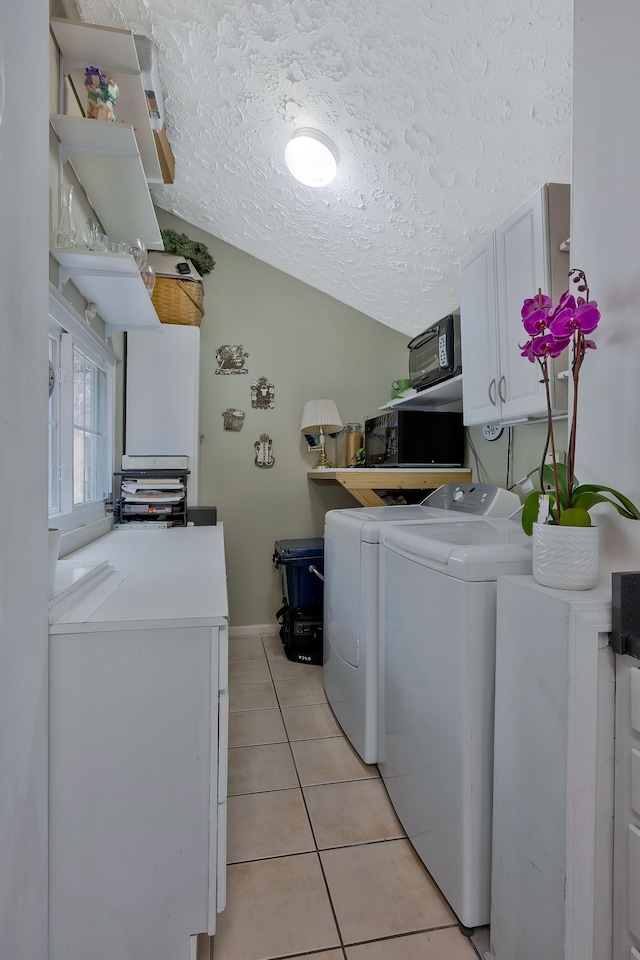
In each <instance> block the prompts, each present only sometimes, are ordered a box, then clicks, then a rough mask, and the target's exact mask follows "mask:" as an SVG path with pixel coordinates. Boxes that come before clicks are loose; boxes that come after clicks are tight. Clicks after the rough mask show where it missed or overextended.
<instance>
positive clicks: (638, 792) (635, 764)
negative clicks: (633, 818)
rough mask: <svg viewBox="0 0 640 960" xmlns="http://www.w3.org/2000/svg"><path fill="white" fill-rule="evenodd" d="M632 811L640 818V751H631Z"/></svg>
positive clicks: (634, 749)
mask: <svg viewBox="0 0 640 960" xmlns="http://www.w3.org/2000/svg"><path fill="white" fill-rule="evenodd" d="M631 809H632V810H633V811H634V813H637V814H638V816H639V817H640V750H636V748H635V747H634V748H633V750H632V751H631Z"/></svg>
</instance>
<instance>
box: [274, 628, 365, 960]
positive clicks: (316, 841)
mask: <svg viewBox="0 0 640 960" xmlns="http://www.w3.org/2000/svg"><path fill="white" fill-rule="evenodd" d="M263 646H264V639H263ZM266 654H267V650H266V647H265V655H266ZM267 663H268V664H269V673H271V679H272V681H273V689H274V693H275V695H276V699H277V701H278V706H279V709H280V715H281V716H282V704H281V703H280V697H279V696H278V691H277V690H276V684H275V680H274V678H273V672H272V670H271V663H270V661H269V657H268V656H267ZM282 723H283V725H284V732H285V734H286V737H287V743H288V744H289V750H290V751H291V756H292V758H293V765H294V767H295V771H296V777H297V778H298V784H299V786H300V796H301V798H302V803H303V806H304V811H305V813H306V816H307V820H308V821H309V828H310V830H311V836H312V837H313V843H314V845H315V854H316V858H317V861H318V866H319V868H320V873H321V874H322V881H323V883H324V887H325V891H326V894H327V899H328V901H329V906H330V907H331V915H332V917H333V922H334V924H335V927H336V933H337V934H338V940H339V943H340V948H341V949H342V955H343V957H345V958H346V955H347V954H346V950H345V944H344V937H343V936H342V930H341V929H340V924H339V923H338V915H337V913H336V909H335V907H334V904H333V897H332V896H331V890H330V889H329V883H328V881H327V876H326V874H325V870H324V864H323V862H322V857H321V856H320V849H319V847H318V838H317V836H316V831H315V829H314V826H313V821H312V819H311V814H310V812H309V807H308V805H307V798H306V797H305V795H304V789H303V786H302V781H301V779H300V772H299V770H298V765H297V764H296V759H295V757H294V755H293V750H292V749H291V739H290V737H289V731H288V729H287V725H286V723H285V720H284V717H283V716H282Z"/></svg>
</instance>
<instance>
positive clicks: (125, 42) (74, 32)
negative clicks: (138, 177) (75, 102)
mask: <svg viewBox="0 0 640 960" xmlns="http://www.w3.org/2000/svg"><path fill="white" fill-rule="evenodd" d="M51 30H52V32H53V35H54V37H55V39H56V43H57V44H58V47H59V48H60V55H61V57H62V73H63V76H68V77H70V79H71V81H72V83H73V85H74V87H75V88H76V90H77V91H80V92H81V95H82V91H84V70H85V67H89V66H92V67H98V68H99V69H100V70H102V72H103V73H106V74H109V75H111V76H113V78H114V80H115V81H116V83H117V84H118V102H117V103H116V116H117V118H118V123H125V124H127V125H128V126H130V127H132V128H133V130H135V140H136V142H137V147H138V152H139V154H140V157H141V160H142V166H143V168H144V173H145V177H146V179H147V180H148V181H149V183H162V172H161V169H160V161H159V159H158V151H157V150H156V145H155V140H154V137H153V130H152V128H151V124H150V122H149V110H148V107H147V98H146V96H145V92H144V87H143V84H142V77H141V74H140V63H139V61H138V55H137V53H136V47H135V41H134V39H133V33H132V32H131V30H123V29H117V28H115V27H103V26H99V25H96V24H93V23H82V22H80V21H76V20H64V19H59V18H57V17H53V18H52V19H51ZM61 94H62V91H61ZM90 123H92V124H93V123H95V121H93V120H91V121H90ZM105 125H106V126H110V127H114V126H116V125H117V124H113V123H105Z"/></svg>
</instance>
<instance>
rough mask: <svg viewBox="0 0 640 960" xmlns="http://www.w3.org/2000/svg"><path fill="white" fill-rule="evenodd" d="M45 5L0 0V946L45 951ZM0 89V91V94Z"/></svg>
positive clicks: (8, 952) (7, 953)
mask: <svg viewBox="0 0 640 960" xmlns="http://www.w3.org/2000/svg"><path fill="white" fill-rule="evenodd" d="M48 42H49V33H48V9H47V5H46V3H45V0H20V3H8V2H4V3H2V5H0V43H1V45H2V49H1V51H0V89H1V88H3V90H4V115H3V118H2V123H1V124H0V956H1V957H3V958H5V957H6V958H7V960H9V958H16V960H18V958H20V960H22V958H24V960H44V958H45V956H46V877H47V873H46V844H47V806H46V801H47V779H46V776H47V750H46V745H47V740H46V732H47V604H46V597H47V559H46V554H47V533H46V531H47V419H46V417H47V413H46V411H47V387H46V386H45V371H46V370H47V312H48V288H47V256H48V253H47V252H48V177H47V145H48V140H47V137H48V106H49V103H48V50H49V47H48ZM1 98H2V93H0V99H1Z"/></svg>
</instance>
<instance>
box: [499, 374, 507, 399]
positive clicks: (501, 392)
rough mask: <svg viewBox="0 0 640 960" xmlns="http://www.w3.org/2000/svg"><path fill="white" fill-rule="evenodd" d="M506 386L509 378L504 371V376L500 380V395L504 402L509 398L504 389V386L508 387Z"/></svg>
mask: <svg viewBox="0 0 640 960" xmlns="http://www.w3.org/2000/svg"><path fill="white" fill-rule="evenodd" d="M506 386H507V378H506V376H505V375H504V373H503V374H502V376H501V377H500V380H499V381H498V396H499V397H500V400H501V401H502V403H506V402H507V398H506V397H505V395H504V392H503V389H502V388H503V387H506Z"/></svg>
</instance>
